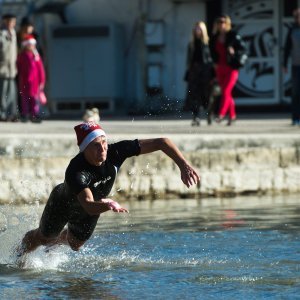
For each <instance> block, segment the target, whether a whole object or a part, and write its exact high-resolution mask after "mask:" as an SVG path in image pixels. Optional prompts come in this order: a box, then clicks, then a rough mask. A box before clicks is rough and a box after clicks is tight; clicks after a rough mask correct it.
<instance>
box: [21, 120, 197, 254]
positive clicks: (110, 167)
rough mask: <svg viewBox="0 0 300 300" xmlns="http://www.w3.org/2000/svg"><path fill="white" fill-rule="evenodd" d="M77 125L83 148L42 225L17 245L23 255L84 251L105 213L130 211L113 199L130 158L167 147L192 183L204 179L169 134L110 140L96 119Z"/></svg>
mask: <svg viewBox="0 0 300 300" xmlns="http://www.w3.org/2000/svg"><path fill="white" fill-rule="evenodd" d="M74 129H75V132H76V136H77V144H78V146H79V150H80V152H79V153H78V154H77V155H76V156H75V157H74V158H73V159H72V160H71V161H70V163H69V165H68V167H67V169H66V172H65V180H64V182H63V183H61V184H59V185H57V186H56V187H54V189H53V190H52V192H51V194H50V196H49V199H48V201H47V203H46V206H45V208H44V211H43V214H42V217H41V220H40V223H39V227H38V228H36V229H33V230H31V231H29V232H27V233H26V234H25V236H24V238H23V240H22V242H21V245H20V246H19V247H18V250H17V251H18V253H17V255H18V257H19V259H21V258H22V257H25V254H27V253H29V252H31V251H34V250H35V249H37V248H38V247H39V246H42V245H43V246H48V247H51V246H54V245H60V244H65V245H68V246H69V247H70V248H71V249H72V250H74V251H78V250H79V249H80V248H81V247H82V246H83V245H84V243H85V242H86V241H87V240H88V239H89V238H90V237H91V235H92V233H93V231H94V229H95V227H96V224H97V221H98V219H99V217H100V215H101V214H102V213H104V212H107V211H113V212H119V213H126V212H128V210H127V209H126V208H124V207H122V206H121V205H120V204H119V203H118V202H116V201H114V200H112V199H109V198H107V196H108V195H109V193H110V191H111V189H112V187H113V184H114V181H115V178H116V175H117V172H118V170H119V169H120V167H121V165H122V164H123V162H124V161H125V160H126V159H127V158H128V157H131V156H135V155H143V154H148V153H151V152H154V151H158V150H161V151H163V152H164V153H165V154H166V155H167V156H169V157H170V158H171V159H172V160H173V161H174V162H175V163H176V164H177V166H178V167H179V170H180V173H181V180H182V182H183V183H184V184H185V185H186V186H187V187H188V188H189V187H191V186H192V185H194V184H197V183H198V182H199V181H200V178H199V175H198V174H197V172H196V170H195V169H194V168H193V167H192V166H191V165H190V164H189V163H188V162H187V161H186V159H185V158H184V156H183V154H182V153H181V152H180V150H179V149H178V148H177V147H176V145H175V144H174V143H173V142H172V141H171V140H170V139H168V138H154V139H139V140H138V139H136V140H123V141H120V142H117V143H113V144H108V143H107V138H106V133H105V131H104V130H103V128H102V127H101V126H100V125H99V124H97V123H95V122H88V123H82V124H79V125H77V126H75V127H74ZM66 225H67V226H66ZM65 226H66V228H65Z"/></svg>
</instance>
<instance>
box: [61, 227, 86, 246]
mask: <svg viewBox="0 0 300 300" xmlns="http://www.w3.org/2000/svg"><path fill="white" fill-rule="evenodd" d="M86 241H87V240H79V239H78V238H77V237H76V236H75V235H74V234H73V233H72V232H71V231H70V230H69V229H64V230H63V231H62V232H61V233H60V235H59V238H58V239H57V241H56V244H64V245H67V246H70V248H71V249H72V250H74V251H79V249H80V248H81V247H82V246H83V245H84V243H85V242H86Z"/></svg>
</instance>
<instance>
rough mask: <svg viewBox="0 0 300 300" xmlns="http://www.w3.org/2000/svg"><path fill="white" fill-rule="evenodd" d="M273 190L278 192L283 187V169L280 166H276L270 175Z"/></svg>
mask: <svg viewBox="0 0 300 300" xmlns="http://www.w3.org/2000/svg"><path fill="white" fill-rule="evenodd" d="M272 183H273V190H274V191H276V192H278V191H282V190H284V189H285V180H284V171H283V169H281V168H276V169H275V170H274V172H273V176H272Z"/></svg>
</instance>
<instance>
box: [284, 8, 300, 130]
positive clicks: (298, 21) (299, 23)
mask: <svg viewBox="0 0 300 300" xmlns="http://www.w3.org/2000/svg"><path fill="white" fill-rule="evenodd" d="M293 15H294V24H293V25H292V27H291V28H290V30H289V32H288V35H287V38H286V41H285V47H284V60H283V68H284V71H285V72H287V64H288V58H289V56H291V58H292V103H291V104H292V105H291V110H292V115H291V117H292V125H293V126H296V125H297V126H300V8H297V9H295V10H294V13H293Z"/></svg>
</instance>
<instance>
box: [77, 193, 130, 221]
mask: <svg viewBox="0 0 300 300" xmlns="http://www.w3.org/2000/svg"><path fill="white" fill-rule="evenodd" d="M77 198H78V201H79V202H80V204H81V205H82V207H83V209H84V210H85V211H86V212H87V213H88V214H89V215H100V214H102V213H104V212H106V211H109V210H112V211H114V212H128V210H127V209H126V208H123V207H121V205H120V204H119V203H118V202H116V201H113V200H111V199H108V198H105V199H101V200H100V201H94V197H93V194H92V191H91V190H90V189H89V188H85V189H84V190H83V191H81V192H80V193H79V194H78V195H77Z"/></svg>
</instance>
